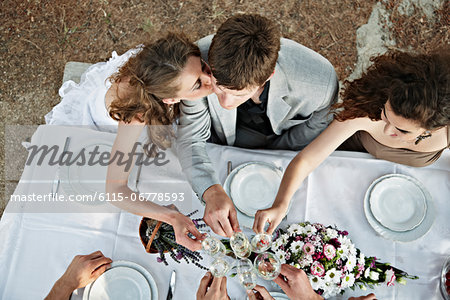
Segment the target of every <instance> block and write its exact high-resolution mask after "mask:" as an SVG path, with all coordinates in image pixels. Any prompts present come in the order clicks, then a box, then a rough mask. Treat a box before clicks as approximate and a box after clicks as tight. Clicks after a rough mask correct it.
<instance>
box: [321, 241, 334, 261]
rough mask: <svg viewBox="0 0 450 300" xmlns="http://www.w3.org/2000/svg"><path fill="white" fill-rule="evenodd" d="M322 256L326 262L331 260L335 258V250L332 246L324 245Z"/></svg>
mask: <svg viewBox="0 0 450 300" xmlns="http://www.w3.org/2000/svg"><path fill="white" fill-rule="evenodd" d="M323 254H325V257H326V258H327V259H328V260H332V259H333V258H334V257H335V256H336V248H334V246H333V245H330V244H326V245H325V246H323Z"/></svg>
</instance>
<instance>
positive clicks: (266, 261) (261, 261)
mask: <svg viewBox="0 0 450 300" xmlns="http://www.w3.org/2000/svg"><path fill="white" fill-rule="evenodd" d="M254 264H255V270H256V274H258V276H259V277H261V278H262V279H265V280H273V279H275V278H277V277H278V275H279V274H280V271H281V262H280V260H279V259H278V258H277V257H276V256H275V255H274V254H272V253H270V252H264V253H260V254H258V256H257V257H256V258H255V262H254Z"/></svg>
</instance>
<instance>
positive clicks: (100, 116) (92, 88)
mask: <svg viewBox="0 0 450 300" xmlns="http://www.w3.org/2000/svg"><path fill="white" fill-rule="evenodd" d="M139 50H140V48H139V47H138V48H135V49H131V50H128V51H127V52H126V53H124V54H122V55H120V56H119V55H117V53H116V52H115V51H114V52H113V53H112V57H111V58H110V59H109V60H108V61H107V62H100V63H96V64H94V65H92V66H90V67H89V68H88V69H87V70H86V71H85V72H84V73H83V75H81V80H80V83H79V84H77V83H75V82H74V81H72V80H69V81H66V82H64V83H63V85H62V86H61V88H60V89H59V95H60V96H61V102H60V103H59V104H57V105H56V106H55V107H53V109H52V110H51V111H50V112H49V113H48V114H47V115H45V122H46V123H47V124H52V125H86V126H91V127H94V128H96V129H97V130H101V131H110V132H115V131H117V121H115V120H113V119H112V118H111V117H110V116H109V113H108V111H107V109H106V105H105V95H106V92H107V91H108V89H109V88H110V87H111V82H110V81H109V80H108V77H109V76H111V75H112V74H114V73H115V72H117V71H118V70H119V68H120V67H121V66H122V65H123V64H124V63H125V62H127V61H128V59H129V58H130V56H132V55H134V54H136V53H137V52H139Z"/></svg>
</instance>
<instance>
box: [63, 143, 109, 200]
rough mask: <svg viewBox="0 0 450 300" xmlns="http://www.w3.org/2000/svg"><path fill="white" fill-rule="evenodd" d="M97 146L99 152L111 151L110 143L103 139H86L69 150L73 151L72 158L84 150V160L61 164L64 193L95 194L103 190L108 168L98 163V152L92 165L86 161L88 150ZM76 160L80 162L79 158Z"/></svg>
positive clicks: (88, 156) (88, 155)
mask: <svg viewBox="0 0 450 300" xmlns="http://www.w3.org/2000/svg"><path fill="white" fill-rule="evenodd" d="M96 147H98V148H97V151H98V152H99V153H105V152H109V153H110V152H111V148H112V145H111V144H108V143H107V142H105V141H92V140H91V141H87V142H86V143H85V144H84V145H83V146H81V147H79V148H78V149H76V150H70V151H72V152H73V156H72V159H75V157H77V155H78V154H79V153H80V152H81V151H84V157H85V161H84V163H83V164H82V165H81V166H80V165H77V164H76V163H75V164H72V165H70V166H62V167H61V170H60V180H61V181H60V184H61V188H62V189H63V190H64V193H65V194H66V195H91V196H93V195H95V193H97V194H98V193H102V192H105V183H106V172H107V169H108V166H107V164H104V165H101V164H100V163H98V160H99V157H100V154H96V156H95V159H94V162H96V163H95V164H94V165H92V166H89V165H88V161H89V158H90V154H89V152H92V151H94V150H95V148H96ZM77 161H79V162H82V160H81V158H79V159H78V160H77ZM82 203H89V204H103V202H101V201H94V202H89V201H83V202H82Z"/></svg>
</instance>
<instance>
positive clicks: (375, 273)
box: [369, 271, 380, 281]
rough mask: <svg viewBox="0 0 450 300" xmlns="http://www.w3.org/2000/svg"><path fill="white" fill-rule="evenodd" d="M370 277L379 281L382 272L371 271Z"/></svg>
mask: <svg viewBox="0 0 450 300" xmlns="http://www.w3.org/2000/svg"><path fill="white" fill-rule="evenodd" d="M369 277H370V279H372V280H375V281H378V278H380V273H378V272H375V271H370V274H369Z"/></svg>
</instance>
